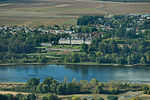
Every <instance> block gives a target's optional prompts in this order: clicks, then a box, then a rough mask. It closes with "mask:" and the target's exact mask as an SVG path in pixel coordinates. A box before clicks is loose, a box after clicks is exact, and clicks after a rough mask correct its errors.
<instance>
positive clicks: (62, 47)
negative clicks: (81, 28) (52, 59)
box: [51, 45, 81, 49]
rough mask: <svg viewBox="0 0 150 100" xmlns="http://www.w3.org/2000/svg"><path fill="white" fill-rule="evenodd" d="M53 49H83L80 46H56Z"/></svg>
mask: <svg viewBox="0 0 150 100" xmlns="http://www.w3.org/2000/svg"><path fill="white" fill-rule="evenodd" d="M51 48H56V49H60V48H61V49H81V46H80V45H54V46H52V47H51Z"/></svg>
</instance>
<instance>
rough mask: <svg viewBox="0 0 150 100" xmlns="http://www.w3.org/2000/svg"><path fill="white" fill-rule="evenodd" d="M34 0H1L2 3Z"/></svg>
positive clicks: (30, 0)
mask: <svg viewBox="0 0 150 100" xmlns="http://www.w3.org/2000/svg"><path fill="white" fill-rule="evenodd" d="M32 1H33V0H0V3H15V2H32Z"/></svg>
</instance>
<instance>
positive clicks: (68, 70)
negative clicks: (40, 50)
mask: <svg viewBox="0 0 150 100" xmlns="http://www.w3.org/2000/svg"><path fill="white" fill-rule="evenodd" d="M48 76H52V77H53V78H55V79H56V80H58V81H63V80H64V77H65V78H67V80H68V81H72V79H74V78H76V80H77V81H80V80H87V81H90V80H91V79H92V78H96V79H97V80H99V81H100V82H109V81H112V80H127V81H132V82H144V83H146V82H147V83H150V66H134V67H125V66H117V67H113V66H92V65H91V66H87V65H84V66H80V65H16V66H0V82H26V81H27V80H28V79H30V78H40V80H41V81H43V80H44V78H47V77H48Z"/></svg>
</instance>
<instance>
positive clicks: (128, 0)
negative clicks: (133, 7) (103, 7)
mask: <svg viewBox="0 0 150 100" xmlns="http://www.w3.org/2000/svg"><path fill="white" fill-rule="evenodd" d="M98 1H111V2H150V0H98Z"/></svg>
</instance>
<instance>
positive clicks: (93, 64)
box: [0, 62, 150, 67]
mask: <svg viewBox="0 0 150 100" xmlns="http://www.w3.org/2000/svg"><path fill="white" fill-rule="evenodd" d="M50 64H56V65H81V66H84V65H85V66H87V65H88V66H91V65H92V66H125V67H132V66H150V64H112V63H108V64H107V63H92V62H81V63H5V64H0V66H15V65H50Z"/></svg>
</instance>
